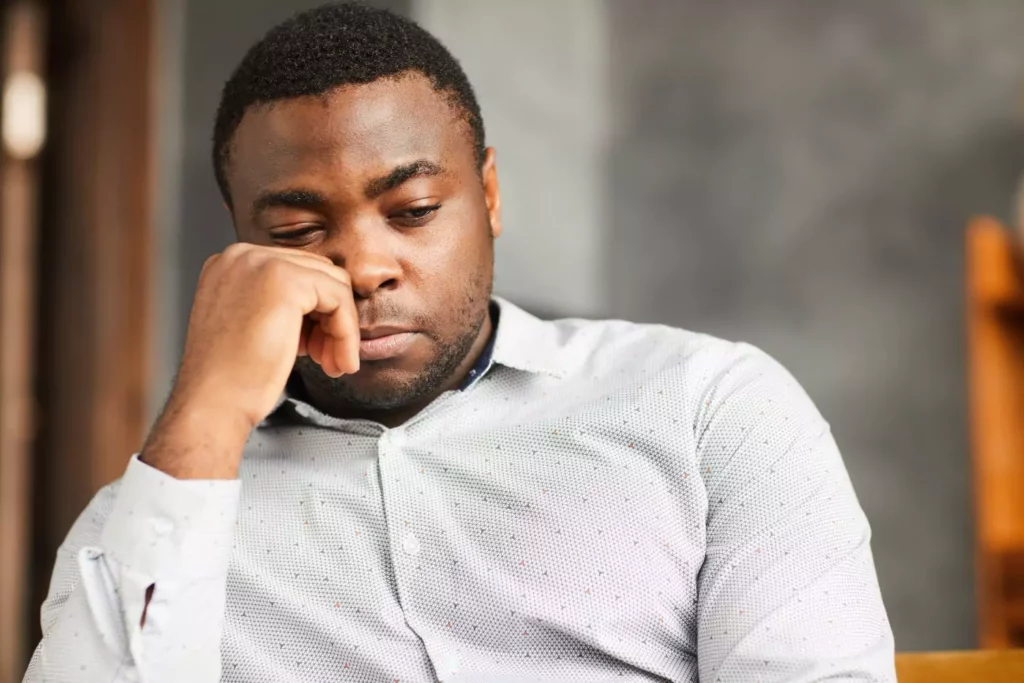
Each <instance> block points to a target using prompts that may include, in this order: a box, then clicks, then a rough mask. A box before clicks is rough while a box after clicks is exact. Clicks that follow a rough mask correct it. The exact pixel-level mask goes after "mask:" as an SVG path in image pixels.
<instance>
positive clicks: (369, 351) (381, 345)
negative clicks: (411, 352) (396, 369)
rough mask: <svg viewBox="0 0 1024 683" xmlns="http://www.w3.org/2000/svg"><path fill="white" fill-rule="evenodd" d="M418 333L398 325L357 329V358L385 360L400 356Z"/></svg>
mask: <svg viewBox="0 0 1024 683" xmlns="http://www.w3.org/2000/svg"><path fill="white" fill-rule="evenodd" d="M417 335H418V333H416V332H410V331H409V330H405V329H402V328H399V327H388V326H377V327H370V328H363V329H360V330H359V360H362V361H374V360H387V359H388V358H395V357H396V356H400V355H402V354H403V353H405V352H406V351H408V349H409V347H410V346H412V344H413V342H415V341H416V337H417Z"/></svg>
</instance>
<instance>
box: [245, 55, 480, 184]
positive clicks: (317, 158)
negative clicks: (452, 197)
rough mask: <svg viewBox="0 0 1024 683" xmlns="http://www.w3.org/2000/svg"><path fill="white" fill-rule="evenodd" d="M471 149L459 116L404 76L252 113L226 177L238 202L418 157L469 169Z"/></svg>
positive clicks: (360, 175)
mask: <svg viewBox="0 0 1024 683" xmlns="http://www.w3.org/2000/svg"><path fill="white" fill-rule="evenodd" d="M473 151H474V146H473V142H472V136H471V132H470V128H469V124H468V123H467V122H466V121H465V120H464V117H463V116H462V112H461V110H460V109H458V108H457V107H456V106H455V105H453V104H451V103H450V102H449V101H448V99H447V97H446V95H445V94H444V93H439V92H437V91H436V90H435V89H434V88H433V86H432V84H431V82H430V81H429V80H428V79H427V78H426V77H425V76H422V75H420V74H406V75H402V76H398V77H393V78H385V79H380V80H377V81H374V82H372V83H367V84H365V85H348V86H343V87H339V88H336V89H334V90H331V91H329V92H328V93H326V94H324V95H315V96H307V97H298V98H294V99H288V100H281V101H277V102H273V103H269V104H263V105H257V106H254V107H251V108H250V109H249V110H247V111H246V113H245V115H244V116H243V117H242V121H241V122H240V123H239V126H238V129H237V130H236V131H235V135H234V136H233V139H232V142H231V155H230V162H229V164H228V167H227V169H226V171H227V178H228V182H229V185H230V186H231V190H232V195H233V196H235V195H236V193H239V194H250V193H252V192H254V191H258V190H259V189H262V188H266V187H268V186H271V185H275V184H279V183H281V182H284V181H285V180H287V181H289V182H295V181H298V180H307V181H308V180H315V178H316V177H317V176H323V175H324V174H331V175H333V176H337V174H339V173H341V174H342V175H343V176H344V177H346V178H351V179H353V180H356V179H365V178H367V177H373V176H375V175H379V174H381V173H387V172H388V171H390V170H391V169H392V168H394V167H395V166H397V165H401V164H403V163H409V162H411V161H415V160H419V159H428V160H434V161H438V162H443V163H444V164H445V165H446V166H448V167H456V166H457V165H458V164H460V163H468V164H470V165H471V166H472V165H473V163H474V158H475V157H474V154H473ZM237 198H238V199H241V197H237Z"/></svg>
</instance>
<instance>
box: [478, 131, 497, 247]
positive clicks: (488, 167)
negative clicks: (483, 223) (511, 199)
mask: <svg viewBox="0 0 1024 683" xmlns="http://www.w3.org/2000/svg"><path fill="white" fill-rule="evenodd" d="M480 176H481V178H482V179H483V184H484V199H485V200H486V201H487V216H488V218H490V220H491V234H492V235H493V236H494V237H499V236H500V235H501V188H499V187H498V166H497V163H496V162H495V151H494V148H493V147H488V148H487V149H486V150H484V163H483V166H481V168H480Z"/></svg>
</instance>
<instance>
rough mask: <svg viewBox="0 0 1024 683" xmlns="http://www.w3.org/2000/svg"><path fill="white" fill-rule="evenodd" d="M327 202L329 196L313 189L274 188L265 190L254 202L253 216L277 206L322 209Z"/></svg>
mask: <svg viewBox="0 0 1024 683" xmlns="http://www.w3.org/2000/svg"><path fill="white" fill-rule="evenodd" d="M326 204H327V198H326V197H324V196H323V195H322V194H320V193H319V192H314V191H312V190H301V189H293V190H272V191H270V192H263V193H262V194H260V195H259V196H258V197H256V200H255V201H254V202H253V203H252V214H253V216H257V215H259V213H260V212H261V211H266V210H267V209H272V208H275V207H285V208H289V209H320V208H323V207H324V206H325V205H326Z"/></svg>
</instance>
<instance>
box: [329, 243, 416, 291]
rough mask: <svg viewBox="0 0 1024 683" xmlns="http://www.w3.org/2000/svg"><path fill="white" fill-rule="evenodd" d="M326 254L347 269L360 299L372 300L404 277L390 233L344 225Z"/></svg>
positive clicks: (353, 289)
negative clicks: (379, 291) (376, 293)
mask: <svg viewBox="0 0 1024 683" xmlns="http://www.w3.org/2000/svg"><path fill="white" fill-rule="evenodd" d="M340 233H341V234H339V236H338V238H337V239H336V240H335V241H334V244H332V245H331V247H330V252H329V253H328V254H326V256H327V257H328V258H330V259H331V260H332V261H333V262H334V263H335V265H337V266H339V267H341V268H344V269H345V270H346V271H347V272H348V275H349V278H350V279H351V281H352V292H353V294H355V296H356V299H357V300H358V299H369V298H370V297H372V296H373V295H374V293H375V292H377V291H378V290H380V289H394V288H395V287H397V286H398V285H399V283H400V282H401V280H402V266H401V263H400V262H399V259H398V257H397V255H396V254H395V250H394V248H393V245H392V244H391V242H392V240H391V239H389V237H390V235H387V234H382V232H381V231H379V230H373V229H359V228H355V227H352V228H348V227H346V228H343V229H342V230H341V231H340Z"/></svg>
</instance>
